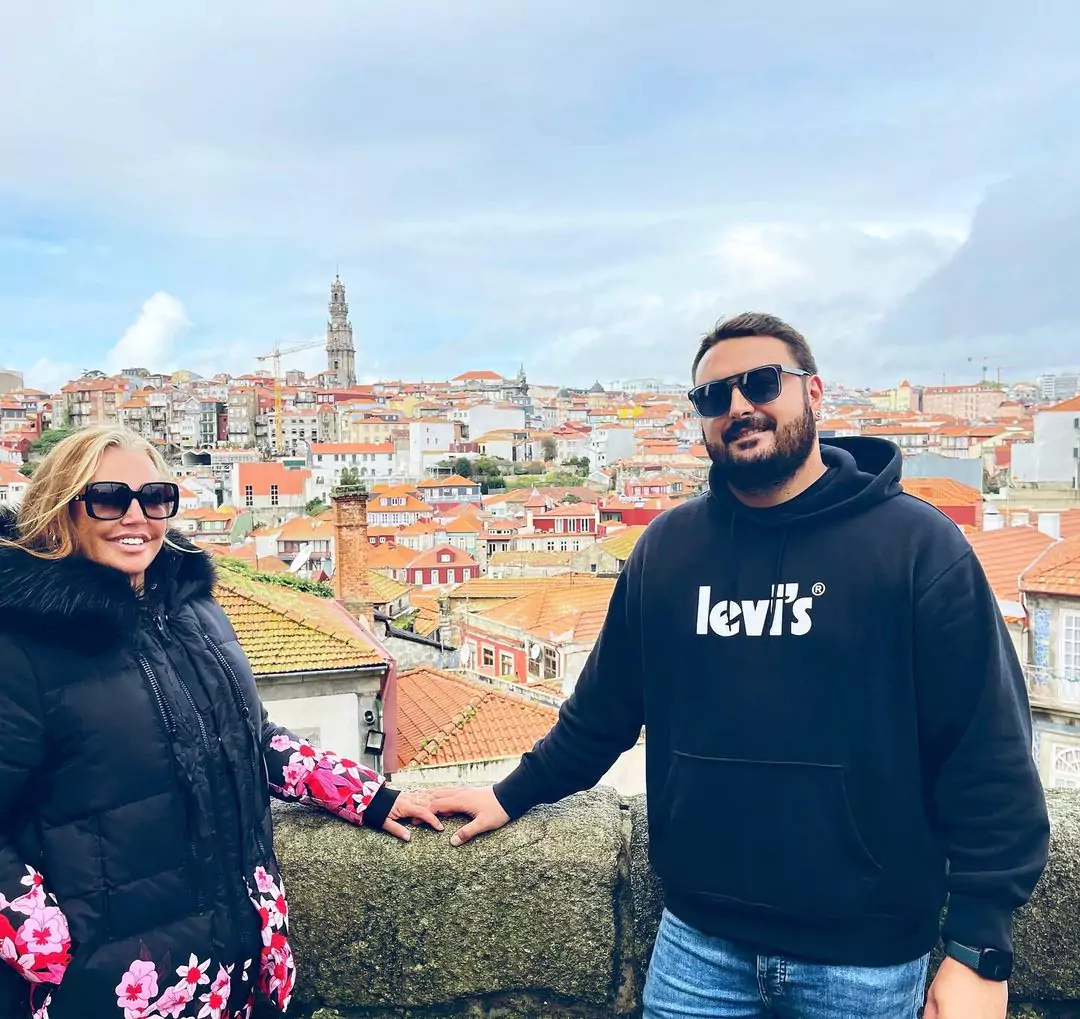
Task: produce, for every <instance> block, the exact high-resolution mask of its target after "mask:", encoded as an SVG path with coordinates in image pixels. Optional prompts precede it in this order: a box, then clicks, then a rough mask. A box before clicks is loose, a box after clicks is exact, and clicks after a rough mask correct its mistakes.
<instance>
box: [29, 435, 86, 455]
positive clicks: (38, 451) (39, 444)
mask: <svg viewBox="0 0 1080 1019" xmlns="http://www.w3.org/2000/svg"><path fill="white" fill-rule="evenodd" d="M74 431H75V429H74V428H50V429H48V430H47V431H44V432H42V433H41V434H40V435H39V436H38V437H37V438H36V439H34V441H33V442H31V443H30V455H31V456H33V457H35V458H36V459H39V460H40V459H41V458H42V457H43V456H45V454H46V453H48V452H49V450H51V449H52V448H53V446H55V445H56V444H57V443H58V442H62V441H63V440H64V439H66V438H67V437H68V436H69V435H71V434H72V432H74Z"/></svg>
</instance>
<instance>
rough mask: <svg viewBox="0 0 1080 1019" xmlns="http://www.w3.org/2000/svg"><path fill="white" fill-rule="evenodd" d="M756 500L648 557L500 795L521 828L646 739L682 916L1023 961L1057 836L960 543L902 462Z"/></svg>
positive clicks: (674, 532) (651, 537)
mask: <svg viewBox="0 0 1080 1019" xmlns="http://www.w3.org/2000/svg"><path fill="white" fill-rule="evenodd" d="M822 455H823V457H824V460H825V464H826V467H827V468H828V470H827V473H826V474H825V475H824V476H823V477H822V478H821V479H820V480H819V481H818V482H817V483H816V484H815V485H813V486H812V487H811V488H810V489H808V490H807V491H806V492H804V493H802V494H801V495H799V496H798V497H796V498H795V499H792V500H791V501H789V502H787V503H784V504H782V505H779V506H776V507H770V508H767V509H750V508H748V507H746V506H744V505H743V504H742V503H740V502H738V501H737V500H736V499H734V498H733V497H732V496H731V494H730V492H729V490H728V488H727V486H726V485H725V484H724V483H723V481H722V480H721V479H718V478H716V477H713V478H712V482H713V484H712V485H711V488H710V492H709V494H708V496H706V497H701V498H694V499H691V500H689V501H687V502H685V503H684V504H682V505H680V506H679V507H677V508H675V509H673V510H671V511H669V512H667V513H665V514H663V515H662V516H661V517H659V518H658V519H657V520H656V521H654V522H653V524H652V525H650V527H649V528H648V529H647V531H646V532H645V534H644V535H643V536H642V538H641V539H640V540H639V541H638V544H637V546H636V548H635V549H634V552H633V554H632V555H631V557H630V560H629V561H628V562H627V564H626V568H625V569H624V571H623V572H622V573H621V574H620V576H619V579H618V581H617V583H616V585H615V590H614V593H613V595H612V599H611V604H610V606H609V609H608V615H607V619H606V621H605V624H604V628H603V631H602V632H601V634H600V637H599V639H598V640H597V643H596V646H595V648H594V649H593V652H592V654H591V656H590V657H589V660H588V662H587V663H586V665H585V668H584V670H583V671H582V673H581V676H580V677H579V679H578V682H577V686H576V688H575V691H574V693H573V695H572V696H571V697H570V698H569V700H567V702H566V703H565V704H564V706H563V708H562V710H561V712H560V716H559V721H558V723H557V724H556V725H555V727H554V728H553V729H552V731H551V732H550V733H549V734H548V735H547V736H546V737H545V738H544V739H543V740H541V741H540V742H539V743H538V744H537V745H536V747H535V748H534V749H533V750H532V751H531V752H530V753H528V754H526V755H525V756H524V757H523V758H522V761H521V764H520V765H519V766H518V768H517V769H516V770H515V771H514V773H513V774H511V775H510V776H508V777H507V778H506V779H505V780H503V781H502V782H500V783H499V784H498V785H497V786H496V787H495V792H496V795H497V796H498V798H499V801H500V802H501V803H502V805H503V807H504V808H505V810H506V811H507V813H508V814H510V816H511V817H517V816H519V815H520V814H522V813H524V812H525V811H526V810H528V809H529V808H530V807H531V806H533V805H534V804H537V803H543V802H554V801H555V800H558V799H560V798H562V797H563V796H566V795H568V794H569V793H571V792H574V791H577V790H579V789H584V788H589V787H590V786H592V785H593V784H595V783H596V782H597V781H598V780H599V779H600V778H601V777H602V776H603V775H604V774H605V772H606V771H607V770H608V768H609V767H610V766H611V765H612V764H613V763H614V761H615V760H616V758H617V757H618V755H619V754H620V753H621V752H623V751H624V750H626V749H628V748H629V747H631V746H633V744H634V743H635V742H636V740H637V739H638V737H639V735H640V731H641V727H642V725H644V726H645V728H646V781H647V789H648V798H649V836H650V855H651V858H652V862H653V865H654V866H655V868H656V870H657V871H658V873H659V874H660V876H661V878H662V879H663V881H664V885H665V893H666V900H667V906H668V908H669V909H670V910H671V911H672V912H673V913H675V914H676V915H677V916H679V917H680V918H682V919H683V920H684V921H685V922H687V923H689V924H690V925H692V926H694V927H696V928H698V929H699V930H702V931H704V932H706V933H709V934H713V935H716V936H720V937H725V938H728V939H731V940H733V941H737V942H739V943H741V944H744V945H746V946H747V947H750V948H756V949H757V950H759V951H762V952H772V953H780V954H788V955H792V956H795V957H799V958H806V959H811V960H817V961H820V962H826V963H836V964H847V965H890V964H896V963H901V962H905V961H908V960H911V959H914V958H916V957H918V956H919V955H922V954H923V953H925V952H927V951H928V950H930V948H931V947H932V946H933V944H934V943H935V942H936V941H937V939H938V936H939V922H940V913H941V908H942V906H943V904H944V903H945V900H946V895H948V896H949V912H948V917H947V919H946V922H945V931H944V933H945V936H946V937H948V938H951V939H953V940H956V941H959V942H961V943H963V944H966V945H970V946H973V947H976V948H998V949H1001V950H1011V947H1012V946H1011V932H1012V913H1013V911H1014V910H1015V909H1016V908H1017V907H1019V906H1020V905H1022V904H1023V903H1024V902H1025V901H1026V900H1027V899H1028V897H1029V896H1030V894H1031V892H1032V890H1033V888H1034V886H1035V884H1036V882H1037V881H1038V878H1039V876H1040V874H1041V873H1042V870H1043V867H1044V866H1045V862H1046V855H1047V848H1048V841H1049V822H1048V819H1047V814H1046V806H1045V802H1044V797H1043V793H1042V787H1041V784H1040V782H1039V777H1038V772H1037V770H1036V768H1035V764H1034V761H1033V760H1032V755H1031V720H1030V714H1029V710H1028V702H1027V694H1026V688H1025V685H1024V681H1023V677H1022V674H1021V671H1020V666H1019V663H1018V661H1017V658H1016V654H1015V652H1014V650H1013V646H1012V643H1011V640H1010V638H1009V635H1008V632H1007V630H1006V629H1005V626H1004V623H1003V620H1002V618H1001V613H1000V611H999V609H998V606H997V603H996V601H995V598H994V595H993V593H992V591H991V590H990V587H989V585H988V584H987V581H986V578H985V576H984V574H983V572H982V569H981V568H980V566H979V563H978V560H977V559H976V558H975V556H974V554H973V553H972V550H971V546H970V544H969V543H968V541H967V539H966V538H965V537H964V536H963V534H962V533H961V532H960V530H959V528H958V527H957V526H956V525H955V524H953V523H952V522H951V521H950V520H949V519H948V518H946V517H945V516H944V515H943V514H942V513H940V512H939V511H938V510H936V509H935V508H934V507H932V506H930V505H929V504H927V503H925V502H922V501H920V500H918V499H915V498H912V497H911V496H908V495H905V494H904V493H903V492H902V490H901V488H900V461H901V457H900V451H899V449H898V448H897V447H896V446H894V445H893V444H891V443H889V442H885V441H883V440H879V439H869V438H853V439H836V440H831V441H827V442H822Z"/></svg>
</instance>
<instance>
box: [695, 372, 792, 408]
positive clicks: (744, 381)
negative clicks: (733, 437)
mask: <svg viewBox="0 0 1080 1019" xmlns="http://www.w3.org/2000/svg"><path fill="white" fill-rule="evenodd" d="M785 375H803V376H808V375H813V372H808V371H804V370H803V369H802V368H785V367H784V366H783V365H779V364H763V365H761V366H760V367H759V368H751V369H750V370H749V371H746V372H741V373H740V374H738V375H731V376H729V377H728V378H726V379H717V380H716V381H715V382H706V383H705V384H704V385H701V386H695V387H694V388H693V389H691V390H690V392H689V393H687V394H686V395H687V396H688V397H690V402H691V403H692V404H693V405H694V410H696V411H697V412H698V414H700V415H701V416H702V417H703V418H721V417H723V416H724V415H725V414H726V413H727V412H728V411H729V410H731V393H732V390H733V389H735V387H736V386H738V389H739V392H740V393H742V395H743V396H744V397H745V398H746V401H747V403H752V404H754V405H755V406H758V407H760V406H762V405H763V404H766V403H772V402H773V400H775V399H776V398H777V397H778V396H779V395H780V390H781V388H782V387H783V384H784V376H785Z"/></svg>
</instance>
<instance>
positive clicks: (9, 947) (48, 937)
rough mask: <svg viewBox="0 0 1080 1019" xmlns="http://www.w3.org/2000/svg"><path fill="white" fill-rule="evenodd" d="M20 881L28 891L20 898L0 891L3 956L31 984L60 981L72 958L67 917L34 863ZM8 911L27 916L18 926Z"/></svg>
mask: <svg viewBox="0 0 1080 1019" xmlns="http://www.w3.org/2000/svg"><path fill="white" fill-rule="evenodd" d="M21 883H22V885H23V887H25V888H26V889H27V891H26V892H25V893H24V894H22V895H20V896H19V897H18V898H16V899H11V900H9V899H7V898H6V897H5V896H4V895H2V894H0V958H2V959H3V960H4V962H6V963H7V964H8V965H9V966H12V967H14V968H15V969H17V970H18V971H19V973H20V974H22V976H23V977H24V978H25V979H26V980H28V981H29V982H30V983H32V984H58V983H60V981H61V979H62V978H63V976H64V971H65V970H66V969H67V967H68V963H69V962H70V961H71V935H70V934H69V933H68V924H67V917H66V916H64V913H63V911H62V910H61V909H60V907H59V906H57V905H56V899H55V897H54V896H52V895H50V894H48V893H46V891H45V882H44V879H43V878H42V876H41V875H40V874H39V873H38V872H37V871H36V870H34V868H33V867H30V866H28V867H27V868H26V875H25V876H24V877H23V879H22V882H21ZM8 914H14V915H17V916H20V917H25V918H26V919H25V920H22V921H17V922H18V926H16V924H15V923H13V922H12V916H9V915H8Z"/></svg>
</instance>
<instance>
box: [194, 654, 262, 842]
mask: <svg viewBox="0 0 1080 1019" xmlns="http://www.w3.org/2000/svg"><path fill="white" fill-rule="evenodd" d="M203 640H205V641H206V646H207V647H209V648H210V650H211V651H212V652H213V655H214V657H215V658H216V659H217V660H218V664H219V665H220V666H221V668H222V669H223V670H224V671H225V675H226V676H228V678H229V682H230V683H231V684H232V688H233V693H234V694H235V695H236V699H237V700H238V701H239V704H240V713H241V714H242V715H243V717H244V724H245V725H247V724H248V721H249V719H250V718H251V711H250V709H249V708H248V703H247V698H246V697H245V696H244V689H243V687H241V686H240V680H238V679H237V678H236V673H235V672H233V667H232V666H231V665H230V664H229V659H228V658H226V657H225V652H224V651H222V650H221V648H220V647H218V644H217V641H216V640H214V638H213V637H211V636H210V634H208V633H204V634H203ZM251 739H252V742H253V743H254V744H255V746H256V747H257V748H258V750H259V753H258V756H259V757H261V756H262V753H261V750H262V747H261V746H260V745H259V743H258V741H257V740H256V739H255V736H254V734H252V737H251ZM251 776H252V778H253V779H254V780H255V788H256V789H258V788H259V780H260V774H259V763H258V761H256V759H255V755H254V754H253V755H252V758H251ZM257 823H259V824H261V823H262V822H261V821H260V822H257ZM254 834H255V845H256V846H257V847H258V849H259V852H260V854H262V856H263V858H264V862H265V860H266V859H267V853H266V846H265V844H264V843H263V840H262V834H261V833H260V831H259V829H258V828H256V829H255V832H254Z"/></svg>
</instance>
